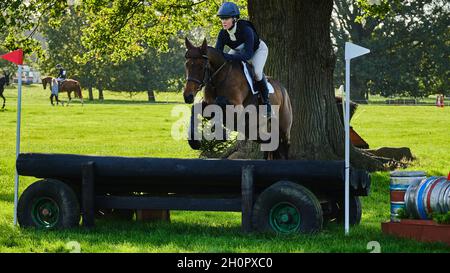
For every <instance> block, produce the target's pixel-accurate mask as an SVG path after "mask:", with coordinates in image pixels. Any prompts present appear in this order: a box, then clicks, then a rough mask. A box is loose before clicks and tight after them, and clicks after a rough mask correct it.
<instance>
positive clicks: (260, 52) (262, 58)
mask: <svg viewBox="0 0 450 273" xmlns="http://www.w3.org/2000/svg"><path fill="white" fill-rule="evenodd" d="M242 49H244V44H242V45H240V46H238V47H236V49H231V50H230V51H229V52H228V54H236V53H238V52H239V51H241V50H242ZM267 55H269V48H268V47H267V45H266V43H264V41H262V40H259V48H258V49H257V50H256V51H255V53H254V55H253V57H252V58H251V59H250V60H248V62H249V63H250V64H252V65H253V69H255V76H256V80H257V81H260V80H262V78H263V70H264V65H265V64H266V61H267Z"/></svg>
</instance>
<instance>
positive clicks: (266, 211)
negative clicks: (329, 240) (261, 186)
mask: <svg viewBox="0 0 450 273" xmlns="http://www.w3.org/2000/svg"><path fill="white" fill-rule="evenodd" d="M322 222H323V217H322V208H321V206H320V203H319V200H317V198H316V197H315V195H314V194H313V193H312V192H311V191H309V190H308V189H307V188H305V187H303V186H301V185H298V184H296V183H293V182H290V181H280V182H277V183H275V184H273V185H272V186H270V187H269V188H267V189H266V190H264V191H263V192H262V193H261V195H260V196H259V197H258V199H257V200H256V203H255V205H254V207H253V216H252V224H253V228H254V229H255V230H256V231H262V232H266V231H270V232H276V233H284V234H290V233H297V232H300V233H313V232H318V231H320V230H321V229H322Z"/></svg>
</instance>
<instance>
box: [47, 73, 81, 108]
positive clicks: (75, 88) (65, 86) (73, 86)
mask: <svg viewBox="0 0 450 273" xmlns="http://www.w3.org/2000/svg"><path fill="white" fill-rule="evenodd" d="M52 79H53V78H52V77H44V78H42V85H43V87H44V90H45V89H46V88H47V84H48V85H49V87H50V89H51V82H52ZM61 92H67V95H68V96H69V103H70V101H71V100H72V97H71V96H70V94H71V93H72V92H74V94H75V97H76V98H79V99H80V100H81V104H83V93H82V92H81V85H80V83H79V82H78V81H76V80H72V79H67V80H64V81H63V82H62V83H61V85H60V87H59V91H58V93H61Z"/></svg>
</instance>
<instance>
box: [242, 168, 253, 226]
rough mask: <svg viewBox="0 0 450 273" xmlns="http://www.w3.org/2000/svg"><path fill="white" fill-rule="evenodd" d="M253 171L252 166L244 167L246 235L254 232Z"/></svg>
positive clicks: (243, 196)
mask: <svg viewBox="0 0 450 273" xmlns="http://www.w3.org/2000/svg"><path fill="white" fill-rule="evenodd" d="M253 170H254V166H252V165H245V166H243V167H242V181H241V188H242V231H243V232H245V233H248V232H251V231H252V210H253Z"/></svg>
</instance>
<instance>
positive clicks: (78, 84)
mask: <svg viewBox="0 0 450 273" xmlns="http://www.w3.org/2000/svg"><path fill="white" fill-rule="evenodd" d="M77 93H78V97H80V99H83V92H81V85H80V83H77Z"/></svg>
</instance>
